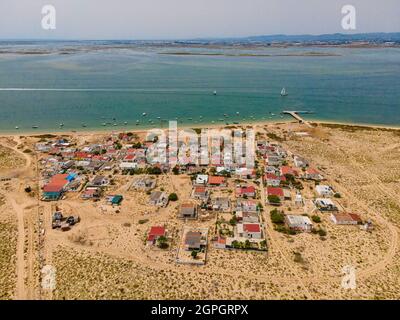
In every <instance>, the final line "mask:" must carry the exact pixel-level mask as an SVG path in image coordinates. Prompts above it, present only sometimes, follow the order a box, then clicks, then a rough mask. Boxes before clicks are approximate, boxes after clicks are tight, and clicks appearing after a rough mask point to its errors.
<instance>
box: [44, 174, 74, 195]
mask: <svg viewBox="0 0 400 320" xmlns="http://www.w3.org/2000/svg"><path fill="white" fill-rule="evenodd" d="M73 179H74V177H73V176H70V175H69V174H56V175H54V176H52V177H51V179H50V181H49V182H48V183H47V184H46V185H44V186H43V200H58V199H60V198H61V196H62V195H63V193H64V192H65V191H66V188H67V186H68V184H69V183H70V182H71V181H72V180H73Z"/></svg>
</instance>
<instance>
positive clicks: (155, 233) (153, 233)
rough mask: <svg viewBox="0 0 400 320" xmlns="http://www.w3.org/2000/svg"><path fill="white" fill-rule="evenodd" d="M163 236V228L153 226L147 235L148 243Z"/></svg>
mask: <svg viewBox="0 0 400 320" xmlns="http://www.w3.org/2000/svg"><path fill="white" fill-rule="evenodd" d="M164 235H165V227H160V226H154V227H151V229H150V231H149V235H148V237H147V240H148V241H153V240H154V239H155V238H158V237H161V236H164Z"/></svg>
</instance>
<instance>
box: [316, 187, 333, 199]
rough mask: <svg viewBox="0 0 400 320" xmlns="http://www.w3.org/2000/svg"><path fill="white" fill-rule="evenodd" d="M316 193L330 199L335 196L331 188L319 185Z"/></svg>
mask: <svg viewBox="0 0 400 320" xmlns="http://www.w3.org/2000/svg"><path fill="white" fill-rule="evenodd" d="M315 191H316V192H317V194H318V195H319V196H322V197H330V196H331V195H333V193H334V192H333V190H332V188H331V187H330V186H327V185H322V184H319V185H317V186H316V187H315Z"/></svg>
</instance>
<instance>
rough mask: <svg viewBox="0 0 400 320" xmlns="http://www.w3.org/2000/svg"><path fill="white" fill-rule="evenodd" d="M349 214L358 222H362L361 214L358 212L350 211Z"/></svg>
mask: <svg viewBox="0 0 400 320" xmlns="http://www.w3.org/2000/svg"><path fill="white" fill-rule="evenodd" d="M349 216H350V217H351V219H353V221H357V222H358V223H360V222H362V220H361V218H360V216H359V215H358V214H357V213H349Z"/></svg>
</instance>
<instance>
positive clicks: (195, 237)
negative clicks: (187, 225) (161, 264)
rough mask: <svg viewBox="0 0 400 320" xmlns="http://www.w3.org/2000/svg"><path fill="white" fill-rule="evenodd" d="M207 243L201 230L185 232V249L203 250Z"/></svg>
mask: <svg viewBox="0 0 400 320" xmlns="http://www.w3.org/2000/svg"><path fill="white" fill-rule="evenodd" d="M206 245H207V243H206V240H205V239H204V237H203V234H202V233H201V232H200V231H188V232H186V234H185V238H184V246H185V250H187V251H191V250H201V249H202V248H204V247H205V246H206Z"/></svg>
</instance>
